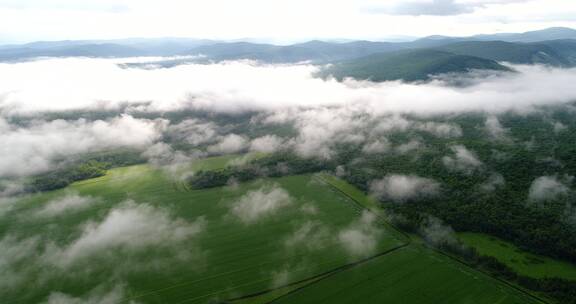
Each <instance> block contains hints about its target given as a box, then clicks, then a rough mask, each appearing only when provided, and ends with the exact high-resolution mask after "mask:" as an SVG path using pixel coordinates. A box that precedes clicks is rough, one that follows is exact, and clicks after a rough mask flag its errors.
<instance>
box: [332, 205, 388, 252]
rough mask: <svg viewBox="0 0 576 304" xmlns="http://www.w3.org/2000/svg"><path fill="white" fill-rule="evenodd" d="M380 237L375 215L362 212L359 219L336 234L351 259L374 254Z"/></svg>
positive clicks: (380, 231)
mask: <svg viewBox="0 0 576 304" xmlns="http://www.w3.org/2000/svg"><path fill="white" fill-rule="evenodd" d="M381 235H382V230H381V229H380V228H379V227H378V218H377V217H376V215H374V214H373V213H371V212H369V211H364V212H362V216H361V217H360V218H359V219H357V220H355V221H354V222H352V223H351V224H350V225H349V226H348V227H347V228H345V229H343V230H341V231H340V232H339V233H338V241H339V242H340V244H341V245H342V246H343V247H344V249H345V250H346V252H347V253H348V254H349V255H350V256H351V257H354V258H359V257H367V256H370V255H372V254H375V253H376V250H377V249H378V239H379V237H380V236H381Z"/></svg>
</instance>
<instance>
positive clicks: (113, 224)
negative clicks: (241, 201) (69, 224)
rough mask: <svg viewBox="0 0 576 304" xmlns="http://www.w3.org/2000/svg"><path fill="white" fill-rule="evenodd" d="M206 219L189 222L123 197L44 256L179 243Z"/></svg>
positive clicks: (64, 259) (67, 258) (67, 259)
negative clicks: (95, 220)
mask: <svg viewBox="0 0 576 304" xmlns="http://www.w3.org/2000/svg"><path fill="white" fill-rule="evenodd" d="M205 227H206V221H205V219H204V218H202V217H200V218H198V219H196V221H194V222H192V223H189V222H187V221H185V220H182V219H178V218H174V217H173V216H171V215H170V214H169V213H168V211H166V210H163V209H160V208H156V207H153V206H151V205H147V204H137V203H135V202H134V201H126V202H124V203H122V204H121V205H120V206H118V207H116V208H114V209H113V210H111V211H110V212H109V213H108V214H107V215H106V217H105V218H104V219H103V220H102V221H100V222H90V223H88V224H87V225H85V227H84V228H83V229H82V233H81V235H80V237H79V238H77V239H76V240H74V241H73V242H72V243H70V244H69V245H67V246H65V247H55V246H54V245H53V246H52V247H50V248H49V250H47V252H46V254H45V255H46V256H45V259H46V260H48V261H50V262H51V263H53V264H55V265H60V266H64V267H66V266H69V265H71V264H74V263H75V262H77V261H79V260H82V259H86V258H89V257H91V256H94V255H98V254H101V253H110V252H113V251H114V250H121V251H122V250H123V251H137V250H142V249H145V248H151V247H156V248H158V247H164V248H165V247H171V246H174V245H181V243H182V242H184V241H187V240H190V239H192V238H193V237H195V236H196V235H198V234H199V233H201V232H203V231H204V230H205Z"/></svg>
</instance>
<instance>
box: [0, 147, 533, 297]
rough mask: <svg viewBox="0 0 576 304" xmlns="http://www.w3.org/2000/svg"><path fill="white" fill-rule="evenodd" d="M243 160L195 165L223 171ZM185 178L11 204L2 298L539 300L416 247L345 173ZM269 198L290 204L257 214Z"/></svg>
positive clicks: (130, 176) (5, 215)
mask: <svg viewBox="0 0 576 304" xmlns="http://www.w3.org/2000/svg"><path fill="white" fill-rule="evenodd" d="M234 158H235V157H232V156H230V157H220V158H212V159H207V160H202V161H197V162H196V163H194V164H193V165H192V168H193V169H195V170H198V169H204V170H208V169H218V168H222V167H223V166H226V165H228V164H230V162H233V163H234V162H235V160H234ZM173 176H174V175H173V171H171V173H170V172H166V171H162V170H158V169H154V168H152V167H150V166H148V165H138V166H131V167H125V168H117V169H113V170H110V171H109V172H108V174H107V175H106V176H103V177H100V178H96V179H91V180H85V181H82V182H78V183H75V184H73V185H71V186H69V187H68V188H66V189H63V190H59V191H53V192H47V193H42V194H37V195H31V196H29V197H26V198H21V199H20V200H18V201H15V202H10V203H9V204H10V205H7V206H8V207H9V208H4V209H3V210H4V211H3V212H2V213H0V234H1V236H0V248H2V249H3V252H0V271H1V272H2V274H3V275H2V278H0V302H1V303H44V302H47V301H48V300H51V301H52V302H51V303H58V302H64V300H68V301H70V299H73V300H76V301H77V302H78V301H79V302H88V301H89V300H94V299H100V301H101V302H102V301H104V302H111V303H116V302H118V303H218V302H222V301H224V300H227V299H236V298H240V297H244V296H246V295H251V294H259V293H263V294H262V295H261V296H259V297H252V298H248V299H246V300H242V301H240V302H239V301H234V302H238V303H266V302H269V301H271V300H274V299H275V298H278V301H280V302H283V303H303V302H308V303H319V302H322V301H323V300H325V303H349V302H350V301H352V300H354V299H356V301H358V299H362V300H361V301H360V302H361V303H369V302H378V303H382V302H383V301H392V302H393V303H440V302H441V303H531V300H530V299H527V298H524V297H523V296H522V295H520V294H518V293H517V292H516V291H515V290H513V289H510V288H509V287H507V286H506V285H503V284H502V283H500V282H498V281H495V280H493V279H491V278H489V277H486V276H484V275H481V274H479V273H478V272H475V271H473V270H471V269H469V268H467V267H466V266H463V265H460V264H457V263H456V262H454V261H452V260H450V259H449V258H446V257H444V256H442V255H440V254H437V253H435V252H434V251H431V250H428V249H425V248H424V247H421V246H420V245H417V244H410V245H409V244H408V242H409V241H408V240H407V239H406V238H403V237H402V234H401V233H399V232H398V231H396V230H394V229H392V228H391V226H388V225H387V224H385V223H384V221H383V220H382V219H381V218H377V217H374V216H373V215H371V214H370V213H369V212H367V211H365V210H363V208H362V207H361V206H360V207H359V203H358V202H355V201H354V200H353V199H355V200H360V201H362V202H364V203H366V204H368V203H370V202H371V203H374V202H373V201H370V200H369V199H367V198H366V197H364V196H362V195H361V192H359V191H358V190H357V189H355V188H353V187H351V186H350V185H348V184H346V183H344V182H342V181H340V180H338V179H335V178H331V177H329V176H326V175H301V176H288V177H282V178H274V179H262V180H257V181H253V182H249V183H243V184H240V185H231V186H228V187H220V188H211V189H203V190H190V189H188V188H187V187H183V183H182V182H181V181H178V180H175V179H173ZM272 194H274V195H275V196H277V197H279V199H272V198H271V196H272ZM266 195H270V196H266ZM70 197H72V198H75V199H76V201H79V202H80V203H78V202H76V203H74V204H73V203H70V200H71V199H70ZM263 197H264V198H263ZM78 198H82V199H78ZM352 198H353V199H352ZM67 199H68V201H67ZM256 200H261V202H262V204H261V205H258V206H260V207H261V206H269V204H271V202H274V201H277V202H282V204H279V205H274V206H276V207H274V208H276V209H265V211H266V210H267V211H266V212H267V213H266V212H265V213H259V214H260V215H259V216H258V217H254V214H258V213H255V211H254V210H255V209H254V208H255V206H254V205H252V204H251V203H250V202H252V201H256ZM54 202H68V203H67V205H66V208H67V209H62V208H60V209H58V208H59V207H58V208H57V206H59V205H57V204H56V205H55V204H54ZM364 203H360V205H362V204H364ZM55 206H56V207H55ZM270 206H272V205H270ZM278 206H279V207H278ZM367 206H368V205H367ZM260 207H258V208H260ZM267 208H268V207H267ZM270 208H271V207H270ZM262 210H264V209H262ZM270 210H272V211H270ZM247 212H248V213H247ZM258 212H261V210H260V211H258ZM262 212H263V211H262ZM379 254H381V256H379V257H377V258H374V259H371V257H372V256H377V255H379ZM364 260H367V262H364V263H359V262H360V261H364ZM368 260H369V261H368ZM311 278H312V279H311ZM119 290H120V291H121V292H120V291H119ZM268 290H271V291H272V293H266V291H268ZM447 293H448V294H449V295H447ZM102 299H105V300H102ZM364 299H365V300H364ZM422 299H430V301H428V302H422ZM440 299H446V300H447V301H439V300H440Z"/></svg>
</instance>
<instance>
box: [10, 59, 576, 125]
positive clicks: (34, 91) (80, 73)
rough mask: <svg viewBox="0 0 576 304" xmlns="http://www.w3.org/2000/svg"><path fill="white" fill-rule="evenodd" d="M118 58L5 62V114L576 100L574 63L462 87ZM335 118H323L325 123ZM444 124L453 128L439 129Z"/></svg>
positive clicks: (298, 68) (436, 108) (447, 106)
mask: <svg viewBox="0 0 576 304" xmlns="http://www.w3.org/2000/svg"><path fill="white" fill-rule="evenodd" d="M118 62H123V61H122V60H121V59H79V58H72V59H51V60H41V61H32V62H25V63H16V64H0V77H1V78H2V79H5V81H4V82H3V86H2V89H0V96H4V97H3V98H2V101H0V108H4V112H5V113H10V112H18V111H20V112H21V111H32V110H59V109H60V110H62V109H70V108H85V107H88V106H94V104H95V103H96V102H97V101H106V103H103V104H108V105H109V106H114V105H117V104H119V103H121V102H137V101H140V102H141V101H151V102H152V103H151V105H150V106H148V107H147V109H149V110H154V109H156V110H169V109H180V108H193V109H194V108H202V109H208V110H214V111H228V112H234V111H241V110H255V109H261V110H278V109H285V108H287V107H294V106H319V105H340V106H345V107H346V108H347V109H346V110H347V111H355V112H360V113H369V114H370V115H372V116H374V115H382V114H391V113H417V114H422V115H425V114H434V113H447V112H448V113H449V112H462V111H488V112H494V113H498V112H502V111H507V110H520V111H526V110H529V109H530V107H532V106H536V105H542V104H551V103H562V102H569V101H572V100H574V99H576V90H575V89H574V87H573V83H574V82H575V81H576V69H553V68H546V67H541V66H514V68H515V69H517V70H519V71H520V73H516V74H509V75H505V76H502V77H494V78H488V79H483V80H478V81H477V82H476V83H473V84H472V85H471V86H468V87H464V88H458V87H449V86H445V85H444V83H443V82H442V81H435V82H432V83H429V84H405V83H401V82H385V83H379V84H374V83H369V82H355V81H346V82H343V83H340V82H337V81H334V80H327V81H324V80H321V79H317V78H314V77H313V76H312V74H313V73H314V72H315V71H317V67H313V66H309V65H280V66H274V65H257V64H253V63H249V62H228V63H219V64H209V65H198V64H190V65H182V66H178V67H174V68H170V69H152V70H144V69H136V68H134V69H122V68H119V67H118V66H117V65H116V64H117V63H118ZM30 75H50V77H30ZM64 84H66V85H64ZM101 104H102V103H101ZM343 112H345V111H343ZM321 114H322V113H321V112H319V111H317V112H316V113H315V115H316V116H321ZM321 118H322V117H321ZM330 119H331V118H328V117H327V118H326V119H324V118H323V120H324V121H327V122H330ZM337 119H338V118H337ZM334 123H335V124H338V123H339V121H337V120H336V121H334ZM408 124H410V123H409V122H408ZM206 127H207V126H206ZM417 127H418V128H420V129H421V130H430V131H431V132H436V133H437V134H448V135H450V136H457V135H458V134H459V132H458V129H457V127H456V126H453V127H454V128H452V127H449V126H442V125H430V124H428V125H426V124H424V125H421V126H417ZM446 128H449V129H453V130H445V131H442V129H446ZM207 132H210V131H207ZM207 135H209V134H207Z"/></svg>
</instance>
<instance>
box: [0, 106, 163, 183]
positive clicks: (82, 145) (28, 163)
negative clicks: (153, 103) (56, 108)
mask: <svg viewBox="0 0 576 304" xmlns="http://www.w3.org/2000/svg"><path fill="white" fill-rule="evenodd" d="M163 125H164V123H163V122H160V121H151V120H146V119H135V118H133V117H132V116H128V115H124V116H121V117H117V118H114V119H111V120H109V121H102V120H97V121H92V122H89V121H86V120H84V119H79V120H76V121H65V120H54V121H49V122H46V121H38V122H34V123H33V124H32V125H31V126H28V127H23V126H16V125H11V126H10V129H9V130H8V131H6V132H3V133H0V142H2V146H0V177H2V176H21V175H26V174H32V173H39V172H42V171H45V170H48V169H50V168H51V167H52V166H53V164H54V161H55V158H57V157H66V156H72V155H75V154H79V153H84V152H95V151H102V150H105V149H110V148H114V147H136V148H140V147H143V146H145V145H148V144H150V143H152V142H153V141H155V140H156V139H158V138H159V136H160V132H161V130H162V128H163Z"/></svg>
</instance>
